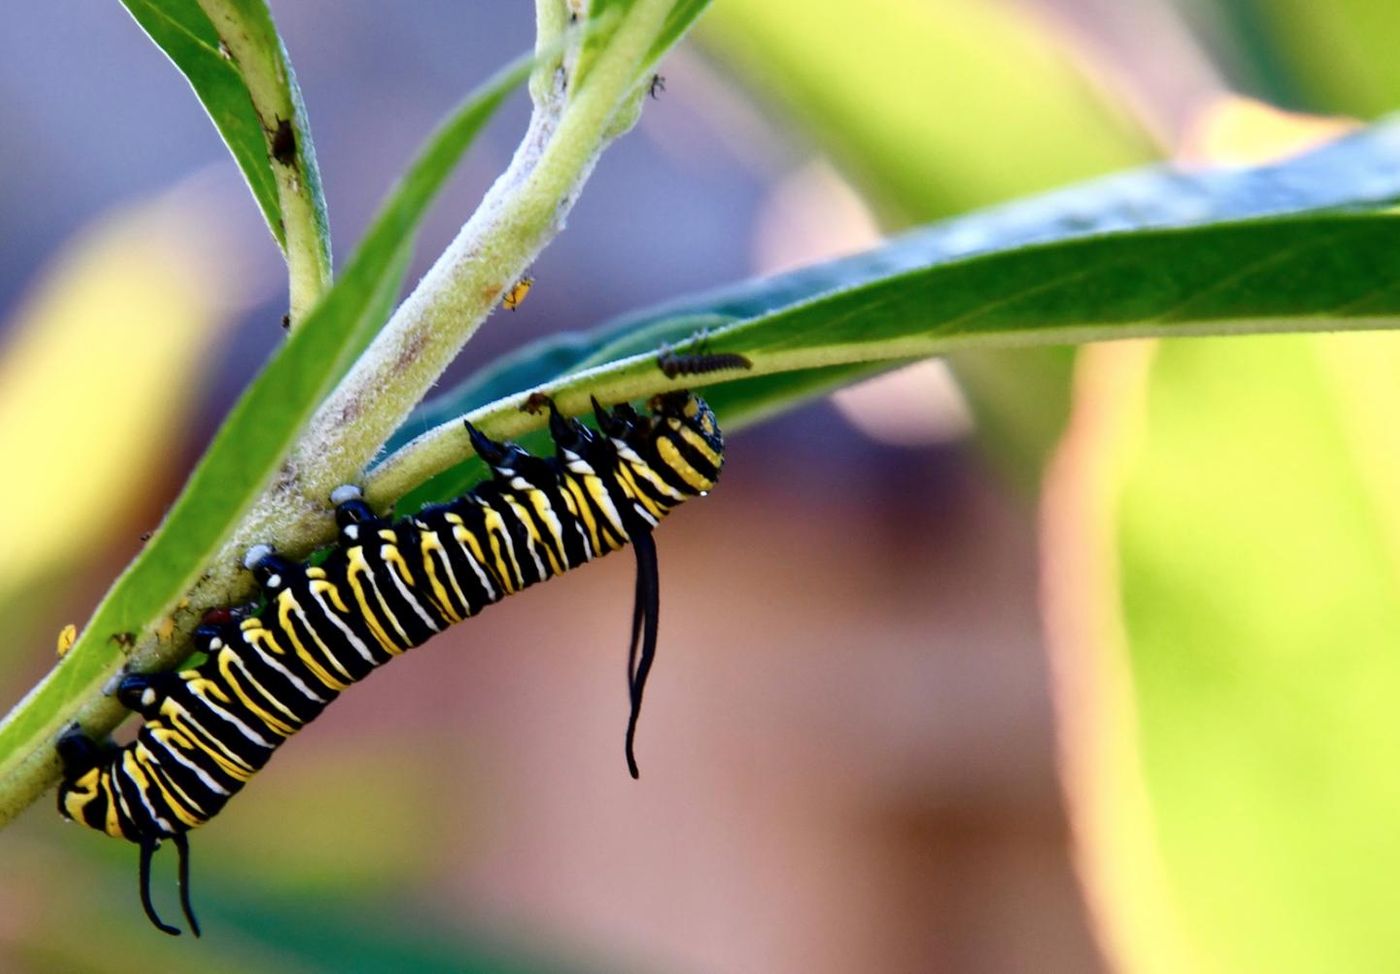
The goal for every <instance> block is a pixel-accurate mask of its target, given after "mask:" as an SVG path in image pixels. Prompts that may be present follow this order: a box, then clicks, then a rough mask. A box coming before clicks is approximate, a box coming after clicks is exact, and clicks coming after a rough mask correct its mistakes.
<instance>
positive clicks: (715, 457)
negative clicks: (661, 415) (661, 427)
mask: <svg viewBox="0 0 1400 974" xmlns="http://www.w3.org/2000/svg"><path fill="white" fill-rule="evenodd" d="M671 428H672V429H674V430H675V431H676V432H678V433H680V435H681V437H682V438H683V439H684V440H685V442H686V443H687V444H688V445H689V446H691V447H692V448H694V450H695V452H696V453H698V454H700V455H701V456H702V457H704V458H705V459H706V460H708V461H710V463H712V464H714V465H715V467H716V468H718V467H719V465H720V464H721V463H722V462H723V461H722V459H721V457H720V455H719V454H718V453H716V452H715V448H714V447H712V446H710V444H708V443H706V442H705V438H704V437H703V436H701V435H700V434H699V433H697V432H695V430H693V429H691V428H690V427H689V426H685V425H683V424H682V423H681V421H680V420H677V419H673V420H671ZM661 439H662V440H665V439H666V438H665V437H664V436H663V437H661Z"/></svg>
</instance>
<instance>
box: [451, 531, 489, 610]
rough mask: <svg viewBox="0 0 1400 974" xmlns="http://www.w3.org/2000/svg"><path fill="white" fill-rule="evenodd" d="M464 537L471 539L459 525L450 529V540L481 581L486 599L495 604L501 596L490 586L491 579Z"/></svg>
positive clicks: (470, 534)
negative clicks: (459, 549) (455, 543)
mask: <svg viewBox="0 0 1400 974" xmlns="http://www.w3.org/2000/svg"><path fill="white" fill-rule="evenodd" d="M458 531H461V532H462V534H461V535H459V534H458V533H457V532H458ZM464 536H465V537H467V538H470V537H472V533H471V532H470V531H468V530H467V529H466V527H465V526H463V525H461V524H457V525H454V526H453V528H452V540H453V541H456V542H457V547H458V548H461V549H462V554H463V555H465V556H466V558H467V561H468V562H469V563H470V564H471V566H472V571H474V572H476V577H477V578H478V579H480V580H481V587H482V588H483V589H485V590H486V597H487V598H489V599H490V600H491V601H492V602H495V601H496V600H498V599H499V598H500V597H501V596H500V594H499V593H497V591H496V586H494V585H492V584H491V578H490V576H488V575H487V574H486V570H485V569H483V568H482V567H481V562H479V561H477V560H476V555H473V554H472V550H471V549H470V548H468V547H467V543H466V541H465V540H464ZM463 601H464V602H465V601H466V600H465V599H463ZM468 608H470V606H468Z"/></svg>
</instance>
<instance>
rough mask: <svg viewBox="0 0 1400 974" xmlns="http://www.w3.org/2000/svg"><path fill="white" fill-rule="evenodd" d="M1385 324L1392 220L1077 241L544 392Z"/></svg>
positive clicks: (478, 414) (845, 297) (1397, 272)
mask: <svg viewBox="0 0 1400 974" xmlns="http://www.w3.org/2000/svg"><path fill="white" fill-rule="evenodd" d="M846 266H848V267H849V266H850V265H849V264H847V265H846ZM694 320H695V319H694V318H678V319H673V322H672V323H671V324H670V325H667V326H665V327H662V326H658V327H657V329H656V330H655V331H653V332H652V333H651V334H653V335H655V334H659V333H665V331H666V328H667V327H669V328H674V329H675V331H674V333H672V334H671V335H670V337H671V338H674V339H682V338H684V337H686V335H687V334H688V333H689V329H690V328H691V326H692V325H693V322H694ZM1397 325H1400V215H1365V214H1327V215H1313V216H1295V217H1290V218H1285V219H1270V220H1259V221H1253V222H1246V223H1236V224H1219V225H1211V226H1205V227H1193V228H1186V229H1175V230H1143V231H1136V232H1131V233H1121V234H1108V235H1103V236H1094V237H1086V238H1079V239H1073V240H1067V241H1061V242H1058V243H1052V244H1042V245H1036V246H1031V247H1025V248H1021V249H1017V250H1011V251H1007V252H1003V253H995V254H988V255H984V256H981V257H976V258H971V259H968V260H963V261H957V262H954V263H949V264H935V265H930V266H924V267H920V268H918V269H915V270H912V271H904V272H901V273H894V274H889V275H887V276H884V277H880V278H876V279H874V280H870V281H868V282H867V283H864V284H861V285H858V286H853V287H849V288H847V289H844V290H839V291H835V292H828V293H826V294H823V295H821V296H820V297H817V298H814V299H812V300H808V301H806V302H803V303H797V304H793V305H789V306H786V307H783V308H780V309H776V310H773V311H771V312H768V313H766V314H761V315H759V316H757V317H754V318H751V319H748V320H746V321H741V322H739V323H737V324H734V325H729V326H727V327H724V328H721V329H719V330H718V331H714V332H712V333H711V334H710V336H709V350H710V351H711V352H713V353H715V354H739V355H743V356H746V357H747V358H748V360H749V361H750V363H751V366H752V368H751V370H749V371H729V372H719V373H711V374H706V375H700V376H692V377H683V378H681V379H678V380H675V381H672V380H668V379H666V378H665V376H664V375H663V374H662V373H661V370H660V369H659V368H658V366H657V363H656V353H655V350H654V346H649V347H648V348H647V350H646V351H643V352H641V353H640V354H637V355H634V356H631V357H627V358H622V359H620V360H618V361H615V362H613V363H611V364H609V365H607V366H604V367H601V368H595V369H587V370H584V371H582V372H574V373H571V374H569V375H567V376H564V377H561V378H558V379H556V380H552V381H549V382H546V383H544V384H543V391H546V392H548V393H549V394H550V395H552V396H554V398H555V399H556V401H558V402H559V404H560V408H561V409H563V410H564V411H565V412H568V413H573V414H577V413H582V412H584V411H585V410H586V409H587V408H588V396H589V395H590V394H591V395H596V396H597V397H598V398H599V399H601V400H603V401H604V402H618V401H623V400H633V399H637V398H640V397H644V396H648V395H652V394H654V393H656V392H660V391H663V390H665V389H668V388H676V387H678V386H684V385H689V386H692V387H699V386H709V385H714V384H719V383H723V382H725V381H732V380H735V379H740V378H744V379H748V378H756V377H758V376H762V375H770V374H775V373H783V372H792V371H797V370H813V369H821V368H829V367H841V368H845V367H849V366H854V365H857V364H862V363H864V364H872V365H873V364H874V363H879V362H893V361H898V360H905V359H911V358H919V357H927V356H931V355H942V354H946V353H948V352H951V351H957V350H963V349H981V348H1026V347H1037V346H1046V345H1070V344H1079V343H1082V342H1089V341H1105V340H1111V339H1119V338H1133V337H1143V336H1159V335H1208V334H1242V333H1253V332H1282V331H1309V330H1320V329H1340V328H1383V327H1390V328H1393V327H1396V326H1397ZM817 385H820V383H817ZM800 391H805V390H800ZM524 397H525V390H521V391H519V392H517V393H516V394H515V395H512V396H507V397H505V398H503V399H500V400H498V401H496V402H494V403H491V404H489V405H486V406H483V407H481V408H480V409H478V410H476V411H474V413H473V421H474V422H478V423H479V424H480V423H484V424H485V426H486V428H487V429H488V430H489V431H491V432H493V433H496V434H497V435H502V434H512V435H513V434H515V433H518V432H522V431H524V430H528V429H532V428H535V427H537V426H539V425H540V423H541V422H542V420H541V418H540V417H538V416H530V415H527V414H526V413H524V412H522V406H523V404H524ZM776 406H777V404H775V403H768V404H766V406H765V408H776ZM721 418H722V417H721ZM465 440H466V437H465V435H464V434H463V433H462V432H461V430H460V429H458V428H457V426H456V424H455V423H450V424H448V425H447V426H444V427H439V428H437V429H436V430H434V431H430V432H429V433H427V434H425V437H424V438H423V439H420V440H418V441H416V442H415V443H411V444H409V445H408V446H406V447H405V448H404V450H403V453H404V454H412V453H413V452H414V451H420V452H421V453H422V454H423V457H424V459H422V460H413V461H412V462H408V463H405V460H404V458H403V457H391V458H390V459H389V460H387V461H385V463H384V464H382V465H381V468H377V469H376V471H375V473H374V478H378V479H377V481H374V478H372V483H371V485H370V489H371V496H372V498H373V499H374V500H376V501H383V500H389V499H394V498H396V497H398V496H402V494H403V493H406V492H407V491H408V490H409V489H410V488H412V487H414V486H416V485H417V484H418V483H420V482H421V481H422V480H424V479H426V478H427V477H428V476H433V475H436V474H439V473H441V472H442V471H443V470H446V469H450V467H452V466H453V465H455V463H456V462H457V461H458V460H459V459H460V458H461V457H463V456H466V455H468V450H467V445H466V443H465ZM429 455H431V456H432V459H431V460H429V459H427V457H428V456H429Z"/></svg>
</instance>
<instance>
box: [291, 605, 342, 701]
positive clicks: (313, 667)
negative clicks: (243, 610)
mask: <svg viewBox="0 0 1400 974" xmlns="http://www.w3.org/2000/svg"><path fill="white" fill-rule="evenodd" d="M300 608H301V606H300V605H298V604H297V600H296V596H294V595H292V592H291V589H283V590H282V591H281V593H279V594H278V596H277V625H278V627H279V628H280V629H281V630H282V635H284V636H286V637H287V641H288V642H290V643H291V644H292V649H293V650H295V651H296V654H297V657H298V658H299V659H300V660H301V661H302V662H303V663H305V664H306V668H307V669H309V670H310V671H311V673H312V675H313V676H315V677H316V679H318V680H320V681H321V682H322V683H323V684H325V685H326V686H328V687H330V688H331V689H332V690H336V691H340V690H344V689H345V688H346V687H348V686H349V685H350V683H349V682H344V683H342V682H341V681H340V680H337V679H336V678H335V677H333V676H331V675H330V674H329V673H327V672H326V670H325V668H324V667H322V666H321V664H320V663H318V662H316V660H315V659H314V658H312V656H311V654H310V653H309V652H307V651H306V647H305V646H303V645H302V644H301V640H300V639H299V638H297V632H296V629H294V628H293V627H292V610H293V609H300ZM306 628H307V629H308V630H310V631H311V634H312V635H313V636H315V634H316V630H315V628H314V627H312V626H311V625H310V624H308V625H307V627H306ZM317 642H318V643H319V642H320V640H319V639H317ZM346 680H347V681H348V680H349V676H348V675H347V676H346Z"/></svg>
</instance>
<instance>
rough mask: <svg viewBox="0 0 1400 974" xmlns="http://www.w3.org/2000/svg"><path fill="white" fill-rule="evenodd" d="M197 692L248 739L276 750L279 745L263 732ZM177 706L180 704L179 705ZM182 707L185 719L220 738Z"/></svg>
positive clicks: (208, 734)
mask: <svg viewBox="0 0 1400 974" xmlns="http://www.w3.org/2000/svg"><path fill="white" fill-rule="evenodd" d="M195 694H196V695H197V696H198V697H199V699H200V701H201V702H203V704H204V706H206V707H208V708H209V709H210V710H212V711H213V712H214V713H215V714H217V715H218V716H220V717H222V718H223V719H224V720H226V721H228V722H229V723H230V724H232V725H233V726H234V727H237V728H238V729H239V731H241V732H242V734H243V736H244V737H246V738H248V740H250V741H252V742H253V743H254V744H259V745H261V746H263V747H265V748H267V749H268V750H269V751H272V750H276V748H277V745H276V744H274V743H272V742H271V741H269V740H267V739H265V738H264V737H263V736H262V735H261V734H259V733H257V732H256V731H254V730H253V728H251V727H249V726H248V725H247V724H245V723H243V721H241V720H239V719H238V718H237V717H235V716H234V715H233V714H231V713H229V712H228V711H227V710H225V709H224V708H223V707H220V706H219V705H218V704H217V703H215V702H214V701H213V700H210V699H209V698H208V697H206V696H205V695H204V694H202V693H200V692H199V691H198V690H196V691H195ZM177 706H178V705H177ZM180 709H181V711H182V712H183V713H184V715H185V719H186V720H188V721H189V722H190V723H191V724H193V725H194V726H196V727H198V728H199V729H200V730H202V731H203V732H204V733H205V735H206V736H208V737H212V738H213V739H214V740H216V741H217V740H218V739H219V735H217V734H214V733H211V732H210V730H209V728H207V727H205V726H204V725H203V724H201V723H200V722H199V721H198V720H196V719H195V717H194V715H193V714H191V713H190V712H189V711H188V710H186V709H185V708H180ZM235 760H237V761H239V762H240V763H241V762H242V759H241V758H235Z"/></svg>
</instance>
